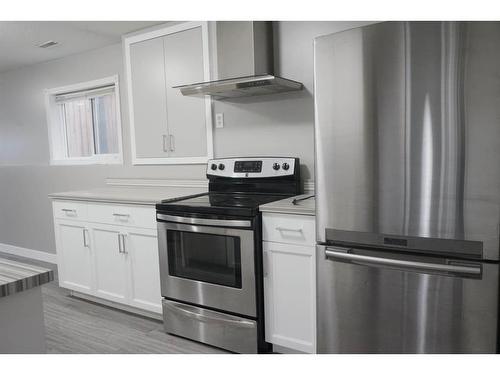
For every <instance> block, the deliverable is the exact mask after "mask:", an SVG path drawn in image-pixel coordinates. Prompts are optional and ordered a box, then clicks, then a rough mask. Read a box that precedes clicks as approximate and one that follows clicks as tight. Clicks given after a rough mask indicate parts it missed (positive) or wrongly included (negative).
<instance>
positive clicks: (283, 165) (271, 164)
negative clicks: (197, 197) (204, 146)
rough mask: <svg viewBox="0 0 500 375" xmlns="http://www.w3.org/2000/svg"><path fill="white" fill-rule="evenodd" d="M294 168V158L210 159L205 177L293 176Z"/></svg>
mask: <svg viewBox="0 0 500 375" xmlns="http://www.w3.org/2000/svg"><path fill="white" fill-rule="evenodd" d="M295 167H296V166H295V158H271V157H264V158H231V159H229V158H228V159H212V160H209V161H208V164H207V175H209V176H218V177H231V178H264V177H277V176H293V175H294V174H295Z"/></svg>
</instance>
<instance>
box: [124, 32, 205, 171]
mask: <svg viewBox="0 0 500 375" xmlns="http://www.w3.org/2000/svg"><path fill="white" fill-rule="evenodd" d="M124 50H125V63H126V69H127V83H128V99H129V110H130V116H129V117H130V125H131V143H132V145H131V147H132V162H133V163H134V164H191V163H200V164H202V163H205V162H206V161H207V160H208V159H209V158H212V157H213V141H212V113H211V102H210V98H209V97H189V96H183V95H182V94H181V92H180V90H179V89H175V88H173V87H174V86H179V85H184V84H190V83H196V82H203V81H208V80H210V66H209V52H208V24H207V22H186V23H182V24H178V25H175V26H169V27H165V28H161V29H155V30H153V31H149V32H145V33H142V34H138V35H133V36H129V37H125V38H124Z"/></svg>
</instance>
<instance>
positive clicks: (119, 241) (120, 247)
mask: <svg viewBox="0 0 500 375" xmlns="http://www.w3.org/2000/svg"><path fill="white" fill-rule="evenodd" d="M118 252H119V253H120V254H121V253H122V235H121V233H118Z"/></svg>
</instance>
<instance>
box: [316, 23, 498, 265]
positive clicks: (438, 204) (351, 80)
mask: <svg viewBox="0 0 500 375" xmlns="http://www.w3.org/2000/svg"><path fill="white" fill-rule="evenodd" d="M499 40H500V23H499V22H385V23H378V24H374V25H370V26H366V27H363V28H356V29H351V30H348V31H344V32H340V33H337V34H332V35H329V36H324V37H319V38H317V39H316V40H315V80H314V82H315V122H316V123H315V132H316V137H315V139H316V141H315V142H316V172H315V173H316V176H315V179H316V183H315V186H316V202H317V203H316V207H317V212H316V214H317V239H318V242H320V243H344V244H346V243H347V244H349V243H350V244H355V243H362V244H365V245H369V246H377V247H378V246H383V247H391V248H398V249H401V250H404V249H413V250H419V251H428V252H431V253H435V252H442V253H446V254H447V255H450V254H451V256H462V257H469V258H476V259H488V260H499V243H500V239H499V232H500V230H499V220H500V168H498V166H499V165H500V126H499V125H498V124H499V119H500V105H499V103H500V90H498V87H500V48H499V47H500V45H499V42H498V41H499Z"/></svg>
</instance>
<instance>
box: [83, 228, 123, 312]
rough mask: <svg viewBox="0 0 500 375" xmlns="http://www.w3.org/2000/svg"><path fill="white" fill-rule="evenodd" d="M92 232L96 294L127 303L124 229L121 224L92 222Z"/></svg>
mask: <svg viewBox="0 0 500 375" xmlns="http://www.w3.org/2000/svg"><path fill="white" fill-rule="evenodd" d="M91 233H92V247H93V251H94V259H95V262H94V267H95V282H96V295H97V296H98V297H101V298H105V299H108V300H111V301H114V302H119V303H126V301H127V295H128V286H127V285H128V281H127V267H126V265H127V253H126V251H125V250H123V247H124V246H123V237H124V234H123V231H122V230H121V227H119V226H112V225H105V224H92V228H91Z"/></svg>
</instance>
